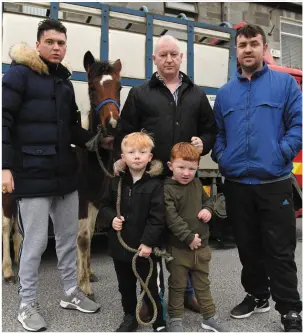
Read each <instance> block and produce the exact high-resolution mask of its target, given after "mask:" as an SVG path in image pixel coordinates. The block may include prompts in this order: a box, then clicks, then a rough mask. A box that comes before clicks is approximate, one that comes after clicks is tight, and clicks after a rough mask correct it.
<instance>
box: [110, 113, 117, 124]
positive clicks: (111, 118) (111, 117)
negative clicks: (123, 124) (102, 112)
mask: <svg viewBox="0 0 303 333" xmlns="http://www.w3.org/2000/svg"><path fill="white" fill-rule="evenodd" d="M109 123H110V125H111V126H112V128H116V127H117V124H118V121H117V120H116V119H115V118H114V116H113V113H112V111H110V120H109Z"/></svg>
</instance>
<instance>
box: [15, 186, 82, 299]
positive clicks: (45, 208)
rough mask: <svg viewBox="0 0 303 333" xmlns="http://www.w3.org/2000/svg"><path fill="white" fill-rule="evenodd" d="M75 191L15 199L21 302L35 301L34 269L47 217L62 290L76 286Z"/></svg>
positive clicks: (45, 239)
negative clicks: (19, 233)
mask: <svg viewBox="0 0 303 333" xmlns="http://www.w3.org/2000/svg"><path fill="white" fill-rule="evenodd" d="M78 206H79V199H78V192H77V191H75V192H73V193H70V194H67V195H65V196H64V198H63V197H57V196H53V197H44V198H29V199H27V198H25V199H21V200H20V201H19V205H18V207H19V214H18V216H19V219H18V220H19V221H18V222H19V229H20V232H21V234H22V236H23V243H22V245H21V249H20V266H19V280H20V287H19V296H20V298H21V302H22V303H32V302H33V301H35V300H36V293H37V282H38V269H39V266H40V262H41V256H42V254H43V252H44V251H45V249H46V246H47V242H48V220H49V216H51V219H52V221H53V225H54V233H55V240H56V252H57V258H58V266H57V267H58V269H59V271H60V274H61V280H62V282H63V287H64V290H65V291H67V290H68V289H70V288H72V287H74V286H77V233H78Z"/></svg>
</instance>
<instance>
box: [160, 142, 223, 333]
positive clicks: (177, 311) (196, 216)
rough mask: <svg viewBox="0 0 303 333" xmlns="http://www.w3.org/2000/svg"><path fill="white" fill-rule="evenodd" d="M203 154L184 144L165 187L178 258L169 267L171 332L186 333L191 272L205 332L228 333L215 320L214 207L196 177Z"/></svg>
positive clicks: (170, 244) (174, 154)
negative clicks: (211, 228)
mask: <svg viewBox="0 0 303 333" xmlns="http://www.w3.org/2000/svg"><path fill="white" fill-rule="evenodd" d="M199 160H200V153H199V151H198V150H197V148H196V147H194V146H193V145H192V144H190V143H186V142H180V143H178V144H176V145H175V146H174V147H173V149H172V151H171V158H170V162H168V167H169V168H170V170H171V171H172V172H173V176H172V178H167V179H166V180H165V184H164V196H165V206H166V221H167V225H168V228H169V233H168V239H167V249H168V251H169V252H170V253H171V254H172V256H173V257H174V260H173V261H171V262H170V263H168V265H167V268H168V270H169V272H170V276H169V279H168V286H169V300H168V314H169V317H170V319H169V331H170V332H184V329H183V324H182V317H183V314H184V297H183V295H184V290H185V288H186V282H187V276H188V272H191V275H192V282H193V287H194V290H195V294H196V297H197V300H198V303H199V305H200V309H201V313H202V315H203V321H202V328H204V329H209V330H212V331H215V332H224V331H225V330H224V328H223V327H222V326H221V325H219V324H218V321H217V318H216V317H215V313H216V309H215V305H214V302H213V298H212V296H211V292H210V287H209V285H210V282H209V279H208V275H209V261H210V259H211V252H210V249H209V247H208V237H209V230H208V225H207V222H209V220H210V219H211V216H212V212H213V203H212V201H211V200H210V199H209V198H208V197H207V195H206V193H205V192H204V190H203V187H202V184H201V182H200V180H199V179H198V178H195V174H196V172H197V169H198V164H199Z"/></svg>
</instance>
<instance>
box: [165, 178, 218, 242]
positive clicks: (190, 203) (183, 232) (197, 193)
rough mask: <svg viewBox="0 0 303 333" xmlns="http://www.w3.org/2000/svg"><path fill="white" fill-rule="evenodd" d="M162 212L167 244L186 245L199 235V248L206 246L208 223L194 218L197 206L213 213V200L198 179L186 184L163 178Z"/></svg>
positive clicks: (196, 214) (197, 209) (198, 208)
mask: <svg viewBox="0 0 303 333" xmlns="http://www.w3.org/2000/svg"><path fill="white" fill-rule="evenodd" d="M164 198H165V207H166V210H165V214H166V223H167V226H168V229H169V231H168V239H167V242H168V244H167V245H170V246H175V247H178V248H188V247H189V245H190V243H191V242H192V241H193V240H194V237H195V234H199V236H200V238H201V240H202V247H205V246H207V245H208V238H209V228H208V224H207V223H205V222H203V220H199V219H198V217H197V216H198V213H199V212H200V210H201V209H203V208H207V209H208V210H209V211H210V212H211V213H213V202H212V201H211V199H209V197H208V196H207V194H206V193H205V191H204V190H203V187H202V184H201V182H200V180H199V179H198V178H195V179H194V180H193V181H192V182H190V183H189V184H187V185H183V184H180V183H178V182H177V181H176V180H173V179H171V178H166V179H165V183H164Z"/></svg>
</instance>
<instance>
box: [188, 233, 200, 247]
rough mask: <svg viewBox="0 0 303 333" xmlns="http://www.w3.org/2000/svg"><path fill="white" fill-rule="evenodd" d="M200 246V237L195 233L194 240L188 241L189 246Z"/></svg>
mask: <svg viewBox="0 0 303 333" xmlns="http://www.w3.org/2000/svg"><path fill="white" fill-rule="evenodd" d="M200 246H201V238H200V237H199V234H195V238H194V240H193V241H192V242H191V243H190V245H189V247H190V249H191V250H196V249H198V248H199V247H200Z"/></svg>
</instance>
